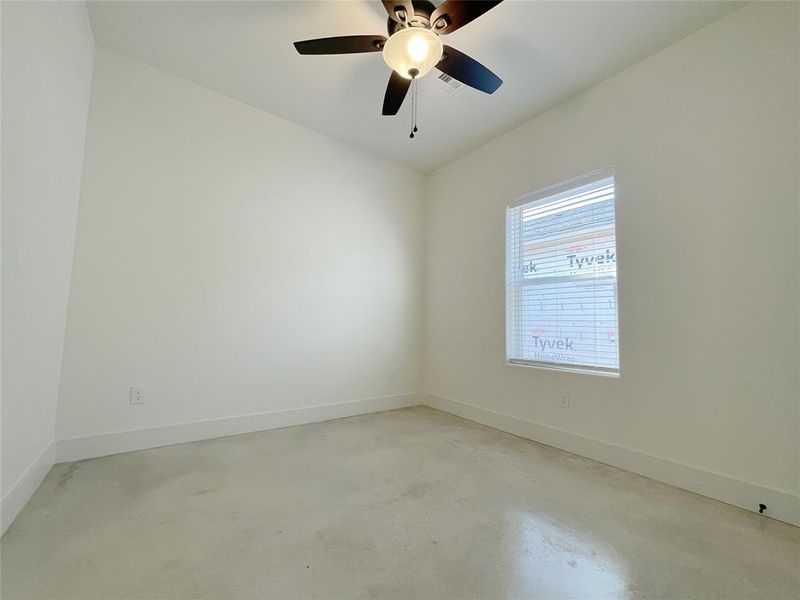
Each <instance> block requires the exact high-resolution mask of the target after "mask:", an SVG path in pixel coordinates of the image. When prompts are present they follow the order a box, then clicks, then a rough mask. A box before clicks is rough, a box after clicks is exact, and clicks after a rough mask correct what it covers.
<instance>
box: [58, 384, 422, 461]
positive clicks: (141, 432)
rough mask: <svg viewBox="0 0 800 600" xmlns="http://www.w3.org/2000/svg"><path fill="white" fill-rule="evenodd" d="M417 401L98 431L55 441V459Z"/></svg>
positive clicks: (414, 397)
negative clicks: (98, 432)
mask: <svg viewBox="0 0 800 600" xmlns="http://www.w3.org/2000/svg"><path fill="white" fill-rule="evenodd" d="M419 403H420V401H419V395H418V394H400V395H397V396H383V397H380V398H369V399H366V400H352V401H348V402H337V403H334V404H319V405H315V406H306V407H303V408H290V409H286V410H278V411H274V412H265V413H256V414H252V415H240V416H236V417H226V418H222V419H212V420H208V421H194V422H190V423H176V424H174V425H166V426H162V427H152V428H148V429H135V430H128V431H115V432H112V433H105V434H101V435H90V436H85V437H76V438H69V439H64V440H58V441H57V442H56V448H57V449H56V462H69V461H73V460H83V459H86V458H96V457H99V456H109V455H111V454H121V453H123V452H133V451H135V450H146V449H148V448H158V447H160V446H171V445H173V444H182V443H184V442H196V441H199V440H208V439H213V438H220V437H227V436H229V435H239V434H242V433H252V432H254V431H265V430H268V429H278V428H280V427H291V426H293V425H304V424H306V423H318V422H320V421H329V420H331V419H340V418H342V417H353V416H356V415H363V414H367V413H373V412H380V411H384V410H391V409H394V408H403V407H406V406H416V405H418V404H419Z"/></svg>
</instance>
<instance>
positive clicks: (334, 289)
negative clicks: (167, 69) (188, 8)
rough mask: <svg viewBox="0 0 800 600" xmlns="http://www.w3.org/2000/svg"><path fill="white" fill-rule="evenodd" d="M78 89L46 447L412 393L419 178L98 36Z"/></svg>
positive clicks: (204, 432)
mask: <svg viewBox="0 0 800 600" xmlns="http://www.w3.org/2000/svg"><path fill="white" fill-rule="evenodd" d="M92 94H93V95H92V107H91V113H90V117H89V126H88V133H87V139H86V159H85V166H84V175H83V188H82V195H81V207H80V210H81V218H80V223H79V226H78V239H77V245H76V250H75V264H74V269H73V278H72V289H71V295H70V307H69V317H68V325H67V342H66V348H65V354H64V367H63V385H62V390H61V399H60V404H59V413H58V427H57V429H58V438H59V439H67V440H68V441H67V442H64V444H63V446H62V445H60V446H59V448H60V449H61V448H62V447H63V449H64V450H63V452H60V454H59V458H60V459H66V458H76V457H80V456H86V455H91V454H102V453H108V451H113V450H116V451H119V450H126V449H130V448H131V447H138V446H147V445H158V443H167V442H174V441H182V440H183V439H186V437H184V436H183V433H185V428H184V429H181V428H174V427H173V428H167V429H166V430H163V431H162V433H163V435H162V433H158V434H155V437H153V435H150V434H145V433H142V434H141V435H138V434H136V435H134V436H133V437H134V438H135V439H132V441H130V442H129V443H128V442H126V443H123V444H122V445H121V446H115V445H114V443H115V442H113V440H112V441H110V442H109V438H105V437H102V436H103V434H107V433H109V432H118V431H127V430H146V429H148V428H155V427H163V426H167V425H174V424H180V423H196V422H199V421H208V420H215V419H227V418H229V417H236V416H241V415H254V414H260V413H269V412H272V411H281V410H287V409H298V408H306V407H310V406H315V405H320V404H330V403H337V402H349V401H355V400H362V399H371V398H381V397H386V396H398V395H403V394H407V393H412V392H417V391H418V390H419V388H420V385H421V380H420V361H419V352H418V348H419V346H420V312H421V302H420V300H421V298H420V290H421V273H420V263H421V250H420V247H421V236H422V231H421V215H422V204H421V203H422V198H423V195H424V188H423V186H424V179H423V178H422V176H420V175H419V174H417V173H415V172H413V171H411V170H409V169H406V168H404V167H399V166H396V165H394V164H391V163H388V162H386V161H383V160H379V159H376V158H373V157H371V156H369V155H367V154H365V153H363V152H360V151H357V150H354V149H353V148H351V147H349V146H346V145H344V144H342V143H339V142H336V141H334V140H332V139H330V138H328V137H326V136H323V135H320V134H318V133H315V132H312V131H310V130H308V129H305V128H303V127H300V126H297V125H295V124H293V123H290V122H288V121H285V120H282V119H279V118H277V117H274V116H272V115H269V114H267V113H264V112H261V111H259V110H256V109H255V108H252V107H249V106H246V105H244V104H241V103H239V102H236V101H234V100H231V99H229V98H226V97H224V96H221V95H219V94H216V93H214V92H211V91H209V90H207V89H204V88H201V87H199V86H197V85H194V84H191V83H189V82H187V81H184V80H181V79H178V78H175V77H172V76H170V75H167V74H165V73H163V72H161V71H158V70H155V69H153V68H151V67H148V66H145V65H144V64H142V63H139V62H135V61H132V60H130V59H127V58H124V57H122V56H120V55H117V54H114V53H111V52H110V51H106V50H103V49H100V48H98V51H97V57H96V64H95V77H94V86H93V91H92ZM392 367H396V368H397V377H396V379H395V380H390V377H389V374H390V369H391V368H392ZM131 385H141V386H143V387H144V388H145V395H146V404H144V405H142V406H129V405H128V390H129V386H131ZM413 401H414V399H413V398H411V399H409V398H407V397H403V399H402V402H404V403H408V402H413ZM378 406H385V404H380V403H378V404H369V405H368V408H369V407H373V408H374V407H378ZM314 414H316V415H317V416H320V415H321V416H322V417H324V416H337V415H338V414H340V413H337V412H335V411H334V412H333V413H331V412H325V411H323V412H322V413H314ZM264 423H265V421H263V420H260V419H259V418H258V417H253V418H249V417H248V418H246V419H243V420H239V421H238V425H237V426H236V427H233V428H232V429H230V428H226V426H219V427H217V426H211V428H210V429H208V428H205V426H204V425H202V424H200V425H197V427H196V428H195V429H193V430H192V431H193V432H194V433H191V434H189V436H188V437H209V436H210V435H214V434H221V433H234V432H236V431H241V430H242V427H243V428H244V429H247V428H251V429H258V428H259V427H260V426H263V425H264ZM215 427H216V428H215ZM97 436H101V437H99V438H98V437H97ZM73 438H78V439H73ZM117 439H122V438H117ZM109 444H110V445H109Z"/></svg>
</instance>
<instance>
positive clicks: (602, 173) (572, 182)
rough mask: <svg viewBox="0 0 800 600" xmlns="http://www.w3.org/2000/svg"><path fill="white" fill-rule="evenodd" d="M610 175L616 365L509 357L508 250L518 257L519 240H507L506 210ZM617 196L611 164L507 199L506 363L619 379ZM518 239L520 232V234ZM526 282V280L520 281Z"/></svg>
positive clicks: (510, 332) (615, 181)
mask: <svg viewBox="0 0 800 600" xmlns="http://www.w3.org/2000/svg"><path fill="white" fill-rule="evenodd" d="M609 178H611V179H612V180H613V183H614V248H615V254H616V255H617V256H616V266H615V279H616V290H615V291H616V298H615V304H616V320H617V368H616V369H613V368H609V367H592V366H590V365H571V364H569V363H554V362H546V361H536V360H527V359H521V358H511V356H510V343H511V342H510V337H511V335H514V332H512V322H511V319H510V318H509V316H510V312H511V311H510V305H509V301H510V298H509V293H510V292H511V285H510V284H509V279H508V265H509V260H510V259H511V258H512V255H511V252H512V251H513V252H514V253H515V255H516V256H514V260H515V261H517V262H518V263H519V262H520V261H519V252H520V251H521V248H522V244H517V245H516V247H515V248H513V249H512V248H511V244H510V243H509V211H511V210H512V209H515V208H518V207H520V206H522V205H524V204H529V203H533V202H537V201H539V200H544V199H545V198H549V197H551V196H556V195H558V194H561V193H564V192H567V191H569V190H571V189H574V188H579V187H582V186H585V185H590V184H592V183H596V182H598V181H602V180H603V179H609ZM617 199H618V190H617V178H616V174H615V171H614V168H613V167H604V168H602V169H597V170H595V171H591V172H588V173H584V174H583V175H579V176H577V177H572V178H570V179H566V180H563V181H560V182H558V183H555V184H552V185H548V186H546V187H543V188H539V189H537V190H535V191H533V192H529V193H527V194H523V195H522V196H518V197H517V198H515V199H514V200H512V201H511V202H509V203H508V204H507V206H506V211H505V218H504V220H503V228H504V229H503V232H504V240H505V246H506V251H505V260H504V271H505V290H504V301H505V304H504V317H505V330H506V339H505V355H506V357H505V361H506V365H508V366H512V367H528V368H534V369H541V370H545V371H556V372H560V373H564V372H567V373H578V374H583V375H597V376H600V377H609V378H613V379H618V378H619V377H620V376H621V374H622V335H621V327H620V312H621V311H620V302H619V296H620V293H619V287H620V283H619V282H620V277H619V264H620V260H619V248H618V244H617ZM519 239H521V236H520V238H519ZM522 285H527V284H522Z"/></svg>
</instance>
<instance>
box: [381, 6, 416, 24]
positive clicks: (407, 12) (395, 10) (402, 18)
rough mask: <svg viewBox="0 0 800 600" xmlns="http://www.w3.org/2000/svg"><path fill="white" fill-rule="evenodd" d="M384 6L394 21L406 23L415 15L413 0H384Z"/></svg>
mask: <svg viewBox="0 0 800 600" xmlns="http://www.w3.org/2000/svg"><path fill="white" fill-rule="evenodd" d="M383 7H384V8H385V9H386V12H387V13H389V18H390V19H391V20H392V21H397V22H398V23H402V24H405V23H406V22H408V21H409V20H411V18H412V17H413V16H414V3H413V2H412V1H411V0H383Z"/></svg>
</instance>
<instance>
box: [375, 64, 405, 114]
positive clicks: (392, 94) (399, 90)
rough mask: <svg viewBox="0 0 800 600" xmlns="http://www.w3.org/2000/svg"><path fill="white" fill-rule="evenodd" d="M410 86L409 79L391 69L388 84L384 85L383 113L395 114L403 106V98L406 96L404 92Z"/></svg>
mask: <svg viewBox="0 0 800 600" xmlns="http://www.w3.org/2000/svg"><path fill="white" fill-rule="evenodd" d="M410 86H411V80H410V79H406V78H405V77H401V76H400V75H398V74H397V73H396V72H395V71H392V76H391V77H389V85H387V86H386V95H385V96H384V97H383V113H381V114H383V115H396V114H397V111H398V110H400V107H401V106H403V100H405V98H406V92H408V88H409V87H410Z"/></svg>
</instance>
